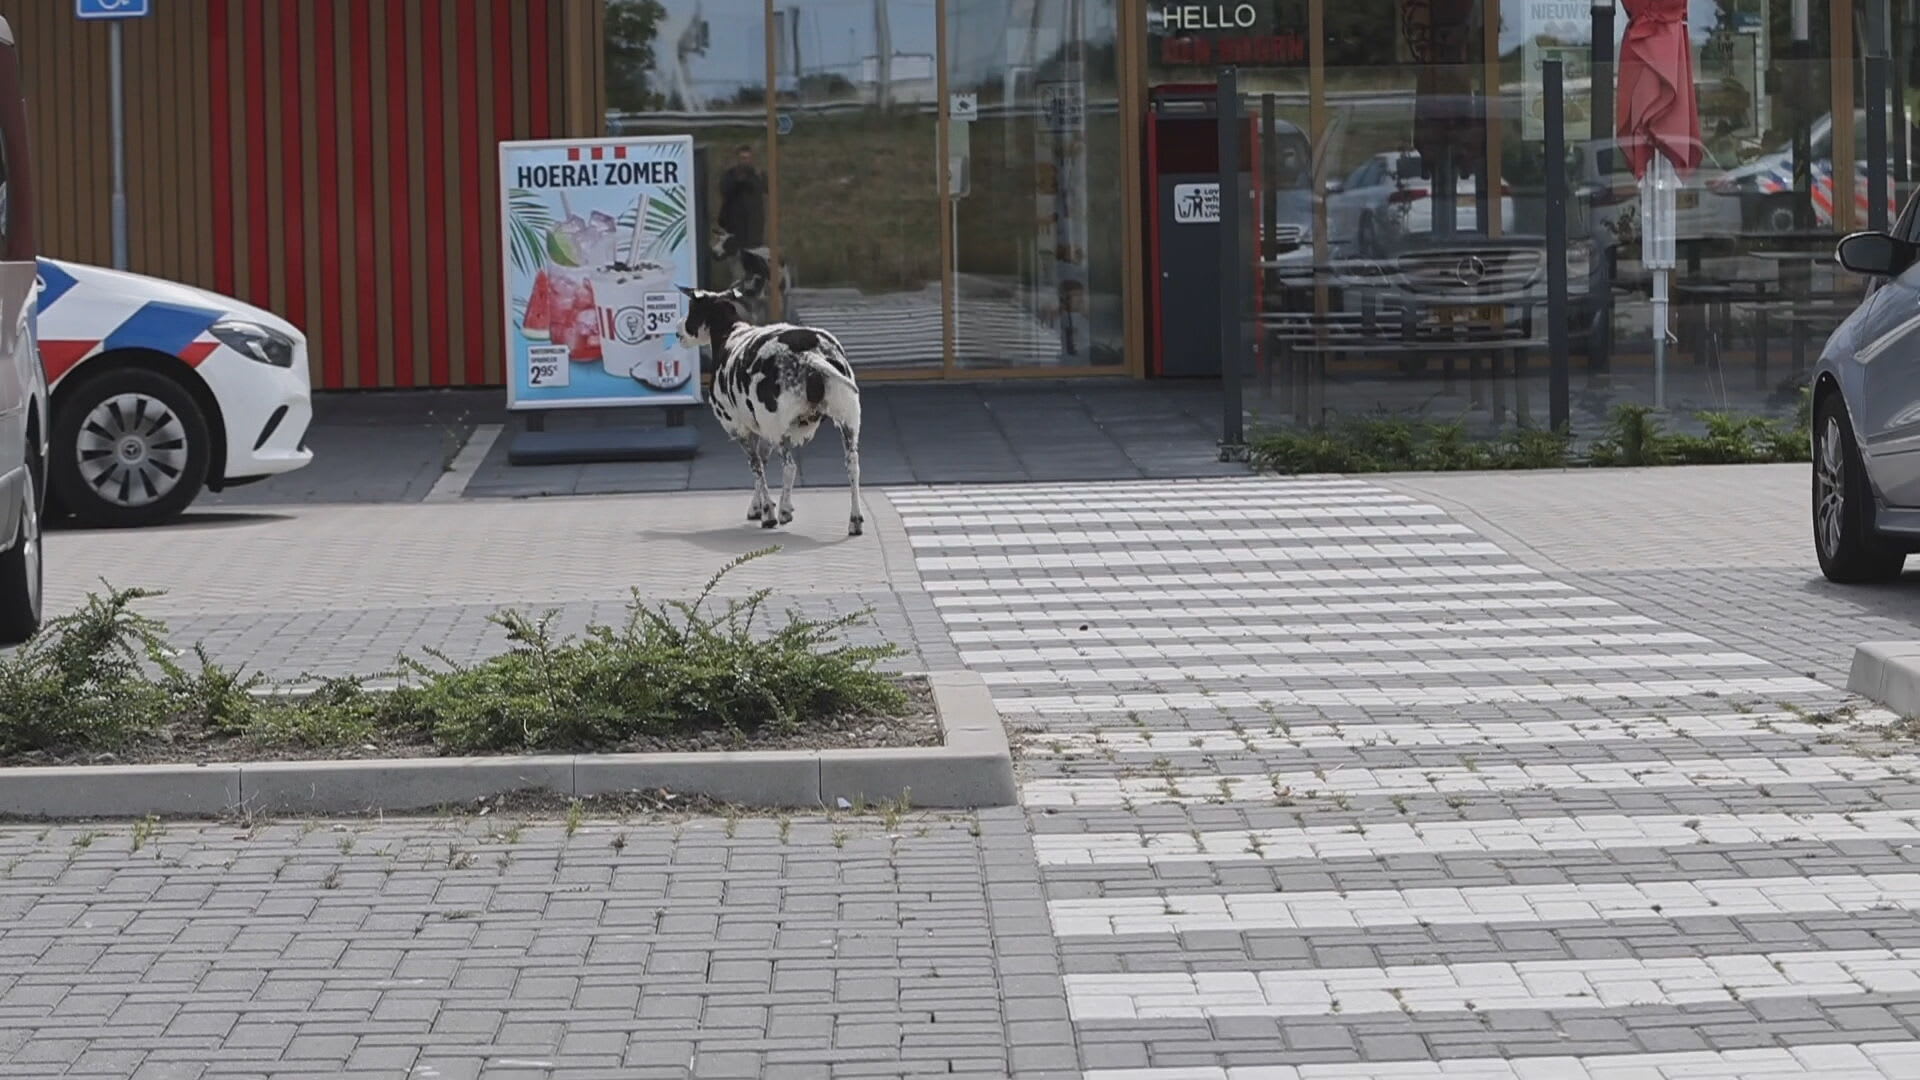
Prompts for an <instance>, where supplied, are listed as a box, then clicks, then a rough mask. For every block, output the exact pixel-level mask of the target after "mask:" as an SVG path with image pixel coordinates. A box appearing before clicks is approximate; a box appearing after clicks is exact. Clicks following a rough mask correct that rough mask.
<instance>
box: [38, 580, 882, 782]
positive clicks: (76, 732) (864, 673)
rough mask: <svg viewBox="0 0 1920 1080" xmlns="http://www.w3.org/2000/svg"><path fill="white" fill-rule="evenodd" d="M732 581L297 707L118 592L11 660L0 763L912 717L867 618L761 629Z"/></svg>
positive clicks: (307, 692)
mask: <svg viewBox="0 0 1920 1080" xmlns="http://www.w3.org/2000/svg"><path fill="white" fill-rule="evenodd" d="M773 550H775V549H771V548H769V549H767V550H766V551H760V552H754V553H752V554H749V555H745V556H742V557H740V558H738V559H735V560H734V561H732V562H730V563H728V564H727V565H726V566H725V567H723V568H722V569H721V570H720V572H719V573H716V574H715V575H714V576H713V578H712V579H710V580H709V581H708V582H707V585H706V587H705V589H703V590H702V591H701V593H700V595H699V596H698V597H696V598H695V599H694V600H692V601H670V602H667V603H662V604H649V603H646V602H644V601H642V600H641V598H640V597H639V596H638V595H637V594H636V595H635V596H634V597H633V599H632V601H631V602H630V603H629V604H628V609H627V610H628V618H627V620H626V622H625V624H624V625H621V626H600V625H596V626H593V627H590V628H589V629H588V630H587V632H586V633H585V634H584V635H582V636H579V637H567V638H562V637H559V636H557V635H556V634H555V633H554V631H553V629H552V625H551V622H552V615H551V614H549V615H546V616H542V617H540V618H529V617H527V616H524V615H521V614H518V613H515V612H510V611H509V612H502V613H500V614H498V615H496V616H495V617H494V621H495V622H496V623H497V624H498V625H500V626H501V627H502V628H503V629H504V630H505V631H506V634H507V637H508V640H509V641H510V642H511V644H512V647H511V648H510V649H509V651H507V652H505V653H502V654H500V655H497V656H494V657H491V658H489V659H487V660H484V661H482V662H480V663H477V664H459V663H456V662H454V661H453V660H451V659H449V658H447V657H445V656H439V655H433V654H429V655H428V656H427V657H426V658H425V659H417V658H403V659H402V660H401V661H400V662H399V669H398V670H397V671H395V672H388V673H385V674H384V675H382V676H378V677H376V678H377V679H380V680H382V681H393V680H396V679H397V685H395V686H392V687H388V688H380V689H375V688H374V687H373V683H374V681H375V680H374V679H361V678H331V679H320V680H302V681H301V684H300V685H299V688H298V689H299V692H292V691H293V689H294V687H293V686H291V685H287V684H275V683H273V682H271V681H270V680H268V679H266V678H265V677H264V676H262V675H260V674H258V673H248V672H245V671H241V670H237V669H230V668H225V667H222V666H221V665H219V664H216V663H214V662H213V661H212V660H211V659H209V657H208V656H207V654H206V652H205V651H204V650H203V649H201V648H199V647H197V646H196V647H195V648H194V649H193V650H192V651H191V653H187V654H183V653H180V652H179V651H177V650H175V649H173V648H172V647H170V646H169V644H168V643H167V640H166V634H165V627H164V626H163V625H162V624H161V623H159V622H158V621H156V620H154V619H151V618H148V617H146V616H144V615H142V614H140V613H139V612H138V611H136V610H135V607H136V605H137V603H138V602H139V601H140V600H143V599H146V598H149V597H151V596H154V595H155V594H154V593H151V592H146V591H143V590H139V589H111V588H110V589H109V590H108V592H107V593H106V594H105V595H90V596H89V597H88V598H87V601H86V603H85V605H84V606H82V607H81V608H80V609H79V610H78V611H76V612H74V613H72V614H69V615H66V616H63V617H61V618H59V619H56V620H54V621H53V622H51V623H50V624H49V625H48V627H47V629H46V630H45V631H43V632H42V633H41V635H40V636H39V637H37V638H36V639H34V640H33V641H32V642H29V643H28V644H27V645H26V646H24V647H22V648H21V649H19V650H17V651H15V652H14V653H12V654H11V655H8V656H5V657H0V757H18V756H19V755H21V754H23V753H30V752H45V753H54V754H65V755H70V754H74V753H87V752H96V753H97V752H102V751H105V752H113V751H117V750H121V749H124V748H128V747H137V746H142V745H146V746H148V747H151V746H152V745H153V744H155V743H169V744H174V745H182V744H188V745H192V744H206V743H214V744H218V743H222V742H224V743H227V744H239V745H245V746H252V747H259V748H267V749H272V748H284V749H291V750H299V751H310V750H316V749H329V748H363V747H369V746H374V747H378V746H407V747H427V748H430V749H431V750H432V751H438V752H441V753H505V752H533V751H546V752H560V751H589V750H600V749H608V748H615V747H622V746H625V745H628V744H630V743H632V742H633V741H634V740H635V739H636V738H645V739H659V738H673V737H676V736H687V735H693V734H706V733H713V732H720V733H724V734H731V735H734V736H738V737H745V736H747V735H749V734H752V733H759V732H767V731H773V732H798V731H803V730H805V729H807V728H809V726H810V725H819V724H822V723H826V722H831V721H838V720H841V719H844V718H847V717H867V716H873V717H885V716H894V715H898V714H899V713H900V712H901V711H902V710H903V709H905V708H906V707H907V706H908V704H909V702H908V697H907V694H906V693H905V691H903V689H902V688H901V686H900V685H899V683H898V682H896V680H894V679H893V678H891V677H890V676H888V675H886V674H885V673H882V672H879V671H877V670H875V665H876V664H877V663H878V662H879V661H881V660H884V659H887V658H889V657H892V656H894V655H896V650H895V649H894V647H893V646H891V645H877V646H864V645H850V644H847V643H845V642H844V641H842V640H841V638H842V633H843V632H844V631H846V630H848V629H851V628H853V627H855V626H859V625H862V624H864V623H865V622H866V621H867V619H868V618H869V615H870V613H869V612H867V611H859V612H854V613H851V614H848V615H843V616H841V617H838V618H835V619H828V620H816V619H807V618H803V617H801V616H800V615H799V614H797V613H794V612H788V613H787V614H786V616H785V619H784V621H778V620H776V621H775V624H774V626H773V628H772V629H771V630H770V631H763V630H760V629H756V619H757V618H758V616H759V615H760V614H761V612H762V609H763V608H764V607H765V605H766V601H767V599H768V596H769V594H768V592H767V591H766V590H761V591H758V592H755V593H752V594H750V595H748V596H746V597H744V598H736V599H729V600H725V601H724V602H720V601H715V600H714V596H713V594H714V591H715V590H716V589H717V588H718V586H719V585H720V583H721V581H722V580H723V579H724V578H725V577H726V575H727V574H728V573H729V572H731V571H732V570H734V569H736V568H738V567H739V566H740V565H742V564H743V563H746V562H748V561H750V560H752V559H755V558H759V557H761V556H763V555H766V554H769V553H770V552H771V551H773Z"/></svg>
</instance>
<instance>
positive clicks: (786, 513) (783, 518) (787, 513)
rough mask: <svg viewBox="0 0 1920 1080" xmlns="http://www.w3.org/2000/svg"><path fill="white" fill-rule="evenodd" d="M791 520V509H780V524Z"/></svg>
mask: <svg viewBox="0 0 1920 1080" xmlns="http://www.w3.org/2000/svg"><path fill="white" fill-rule="evenodd" d="M792 520H793V511H791V510H782V511H780V524H782V525H785V524H787V523H789V522H791V521H792Z"/></svg>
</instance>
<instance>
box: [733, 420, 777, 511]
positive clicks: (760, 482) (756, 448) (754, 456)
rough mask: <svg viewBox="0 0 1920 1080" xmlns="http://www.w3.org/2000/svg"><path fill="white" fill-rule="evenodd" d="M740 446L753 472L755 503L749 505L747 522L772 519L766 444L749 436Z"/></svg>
mask: <svg viewBox="0 0 1920 1080" xmlns="http://www.w3.org/2000/svg"><path fill="white" fill-rule="evenodd" d="M740 445H741V447H742V448H744V449H745V450H746V452H747V465H748V467H749V468H751V469H752V470H753V501H752V502H750V503H748V504H747V520H748V521H761V520H763V519H771V518H772V517H773V515H772V514H771V513H769V512H768V510H769V509H770V507H769V503H770V502H771V500H770V499H769V498H768V497H767V449H766V444H765V443H763V442H761V441H760V440H759V439H758V438H755V437H754V436H751V435H749V436H747V438H746V439H745V440H744V441H742V442H741V444H740Z"/></svg>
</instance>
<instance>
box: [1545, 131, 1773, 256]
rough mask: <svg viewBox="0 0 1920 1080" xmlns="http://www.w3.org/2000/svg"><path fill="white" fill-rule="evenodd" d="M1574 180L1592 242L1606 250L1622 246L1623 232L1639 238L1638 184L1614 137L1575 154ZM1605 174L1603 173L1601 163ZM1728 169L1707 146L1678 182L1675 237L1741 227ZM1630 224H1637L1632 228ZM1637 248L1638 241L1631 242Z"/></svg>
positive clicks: (1582, 147) (1721, 232)
mask: <svg viewBox="0 0 1920 1080" xmlns="http://www.w3.org/2000/svg"><path fill="white" fill-rule="evenodd" d="M1573 156H1574V173H1573V181H1574V185H1575V188H1574V190H1575V193H1576V194H1577V196H1578V197H1579V199H1580V200H1581V203H1582V204H1583V205H1584V206H1586V207H1588V208H1590V211H1589V212H1590V213H1591V215H1592V216H1591V226H1592V229H1591V232H1592V236H1593V242H1594V244H1595V245H1596V246H1597V247H1600V248H1602V249H1604V248H1606V247H1608V246H1610V245H1614V244H1618V243H1619V242H1620V239H1621V237H1622V235H1623V232H1624V233H1625V234H1626V235H1628V236H1630V237H1638V236H1639V215H1640V181H1639V180H1637V179H1635V178H1634V175H1633V170H1632V169H1630V168H1628V166H1627V159H1626V155H1624V154H1622V153H1621V152H1620V148H1619V144H1618V143H1616V142H1615V141H1614V140H1612V139H1603V140H1597V141H1592V142H1587V143H1584V144H1582V145H1580V146H1579V147H1576V148H1575V150H1574V155H1573ZM1603 158H1604V159H1605V165H1606V171H1605V172H1604V173H1603V172H1601V168H1600V167H1601V164H1602V159H1603ZM1726 175H1727V170H1726V169H1725V168H1724V167H1722V166H1721V164H1720V162H1719V161H1718V160H1716V159H1715V158H1714V156H1713V153H1712V152H1711V151H1709V150H1708V149H1707V148H1706V146H1705V145H1704V144H1702V145H1701V146H1700V167H1699V168H1697V169H1695V170H1694V171H1693V172H1692V173H1690V174H1688V175H1687V176H1683V177H1681V178H1680V190H1679V191H1677V192H1675V193H1674V236H1675V237H1677V238H1679V239H1682V240H1685V239H1690V238H1695V237H1708V236H1733V235H1734V234H1736V233H1738V232H1740V230H1741V228H1742V215H1743V213H1744V208H1743V204H1742V201H1741V199H1740V197H1739V195H1738V193H1737V192H1736V191H1734V190H1733V189H1732V188H1731V187H1730V186H1728V185H1727V184H1726V183H1725V181H1724V179H1723V178H1724V177H1725V176H1726ZM1627 222H1633V223H1634V224H1633V225H1632V226H1631V227H1629V226H1628V224H1627ZM1629 242H1630V243H1633V244H1638V243H1639V241H1638V240H1637V239H1632V240H1630V241H1629Z"/></svg>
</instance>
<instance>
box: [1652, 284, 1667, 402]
mask: <svg viewBox="0 0 1920 1080" xmlns="http://www.w3.org/2000/svg"><path fill="white" fill-rule="evenodd" d="M1653 407H1654V408H1656V409H1664V408H1666V407H1667V272H1666V271H1665V270H1655V271H1654V272H1653Z"/></svg>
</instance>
